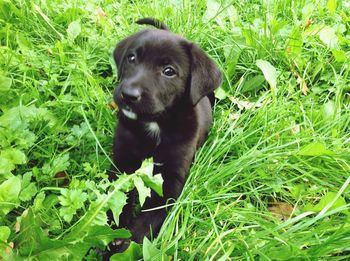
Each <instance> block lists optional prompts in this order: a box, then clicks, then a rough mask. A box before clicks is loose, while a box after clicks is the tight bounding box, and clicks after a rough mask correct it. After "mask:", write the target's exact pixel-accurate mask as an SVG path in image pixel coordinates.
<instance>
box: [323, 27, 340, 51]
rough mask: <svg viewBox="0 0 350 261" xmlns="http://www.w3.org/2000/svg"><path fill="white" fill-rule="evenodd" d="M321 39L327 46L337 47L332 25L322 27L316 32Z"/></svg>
mask: <svg viewBox="0 0 350 261" xmlns="http://www.w3.org/2000/svg"><path fill="white" fill-rule="evenodd" d="M318 35H319V36H320V39H321V41H322V42H323V43H324V44H325V45H327V47H328V48H337V47H338V36H337V35H336V34H335V30H334V29H333V28H332V27H329V26H326V27H324V28H323V29H322V30H321V31H320V32H319V34H318Z"/></svg>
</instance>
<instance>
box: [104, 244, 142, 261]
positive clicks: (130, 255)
mask: <svg viewBox="0 0 350 261" xmlns="http://www.w3.org/2000/svg"><path fill="white" fill-rule="evenodd" d="M141 258H142V249H141V246H140V245H139V244H137V243H135V242H131V243H130V245H129V247H128V248H127V249H126V250H125V251H124V252H123V253H117V254H114V255H113V256H111V258H110V260H111V261H130V260H139V259H141Z"/></svg>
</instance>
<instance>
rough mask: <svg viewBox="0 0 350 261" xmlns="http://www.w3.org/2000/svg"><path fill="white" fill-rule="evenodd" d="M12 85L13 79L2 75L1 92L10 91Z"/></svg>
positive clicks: (0, 79) (0, 80)
mask: <svg viewBox="0 0 350 261" xmlns="http://www.w3.org/2000/svg"><path fill="white" fill-rule="evenodd" d="M11 86H12V79H11V78H9V77H6V76H3V75H0V92H1V91H8V90H10V88H11Z"/></svg>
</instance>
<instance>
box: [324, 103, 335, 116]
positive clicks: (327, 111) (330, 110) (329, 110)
mask: <svg viewBox="0 0 350 261" xmlns="http://www.w3.org/2000/svg"><path fill="white" fill-rule="evenodd" d="M335 109H336V107H335V103H334V101H332V100H329V101H328V102H326V103H325V104H324V105H323V112H324V116H325V118H326V119H332V118H333V116H334V112H335Z"/></svg>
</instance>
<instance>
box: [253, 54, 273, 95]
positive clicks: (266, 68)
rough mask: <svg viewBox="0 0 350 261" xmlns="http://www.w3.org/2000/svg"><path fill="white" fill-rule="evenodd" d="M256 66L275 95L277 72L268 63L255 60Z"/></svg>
mask: <svg viewBox="0 0 350 261" xmlns="http://www.w3.org/2000/svg"><path fill="white" fill-rule="evenodd" d="M256 65H257V66H258V67H259V68H260V70H261V71H262V72H263V74H264V77H265V79H266V81H267V82H268V83H269V84H270V87H271V91H272V93H273V94H275V95H276V93H277V71H276V68H275V67H273V66H272V65H271V64H270V63H269V62H268V61H265V60H256Z"/></svg>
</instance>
